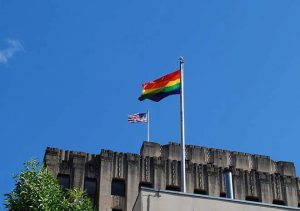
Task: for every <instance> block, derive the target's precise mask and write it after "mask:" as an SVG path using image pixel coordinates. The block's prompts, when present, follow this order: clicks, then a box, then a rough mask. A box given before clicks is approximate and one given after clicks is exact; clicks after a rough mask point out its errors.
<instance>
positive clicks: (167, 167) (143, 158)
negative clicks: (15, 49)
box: [44, 142, 300, 211]
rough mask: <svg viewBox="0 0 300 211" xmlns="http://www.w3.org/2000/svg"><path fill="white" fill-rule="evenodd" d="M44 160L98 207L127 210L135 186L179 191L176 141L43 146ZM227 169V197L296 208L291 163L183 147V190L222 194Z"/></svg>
mask: <svg viewBox="0 0 300 211" xmlns="http://www.w3.org/2000/svg"><path fill="white" fill-rule="evenodd" d="M44 162H45V164H46V166H47V168H48V169H50V170H51V171H52V172H53V173H54V175H55V176H56V177H57V179H58V181H59V182H60V184H61V185H62V187H64V188H69V187H78V188H81V189H84V190H86V191H87V193H88V195H89V196H90V197H91V199H92V201H93V203H94V205H95V207H96V208H97V209H98V210H101V211H102V210H103V211H104V210H105V211H106V210H123V211H131V210H132V209H133V207H134V204H135V202H136V200H137V197H138V195H139V188H140V187H148V188H153V189H155V190H170V191H180V182H181V181H180V178H181V177H180V172H181V171H180V145H179V144H177V143H169V144H167V145H160V144H158V143H153V142H144V143H143V145H142V147H141V150H140V154H132V153H122V152H113V151H111V150H101V153H100V154H97V155H95V154H88V153H84V152H75V151H66V150H60V149H56V148H50V147H48V148H47V149H46V152H45V157H44ZM226 171H230V172H231V173H232V183H233V197H234V199H237V200H242V201H243V200H246V201H255V202H260V203H261V204H263V203H264V204H277V205H283V206H289V207H298V205H299V202H300V198H299V196H300V180H299V178H297V177H296V171H295V166H294V164H293V163H291V162H284V161H277V162H276V161H273V160H272V159H271V158H270V157H269V156H263V155H254V154H248V153H241V152H233V151H227V150H219V149H213V148H206V147H200V146H192V145H186V184H187V193H190V194H199V195H208V196H212V197H226V185H225V179H224V172H226Z"/></svg>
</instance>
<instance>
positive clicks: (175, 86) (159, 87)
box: [139, 70, 180, 102]
mask: <svg viewBox="0 0 300 211" xmlns="http://www.w3.org/2000/svg"><path fill="white" fill-rule="evenodd" d="M175 94H180V70H177V71H175V72H173V73H170V74H168V75H165V76H163V77H161V78H158V79H156V80H154V81H150V82H148V83H145V84H143V90H142V95H141V96H140V97H139V100H140V101H142V100H145V99H149V100H153V101H155V102H159V101H160V100H161V99H163V98H165V97H167V96H169V95H175Z"/></svg>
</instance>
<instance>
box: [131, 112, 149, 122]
mask: <svg viewBox="0 0 300 211" xmlns="http://www.w3.org/2000/svg"><path fill="white" fill-rule="evenodd" d="M128 122H130V123H136V122H145V123H146V122H148V117H147V113H137V114H131V115H128Z"/></svg>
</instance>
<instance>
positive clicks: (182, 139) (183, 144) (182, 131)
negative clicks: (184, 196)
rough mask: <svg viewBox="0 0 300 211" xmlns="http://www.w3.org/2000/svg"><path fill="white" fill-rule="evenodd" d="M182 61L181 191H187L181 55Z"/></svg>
mask: <svg viewBox="0 0 300 211" xmlns="http://www.w3.org/2000/svg"><path fill="white" fill-rule="evenodd" d="M179 63H180V83H181V86H180V118H181V191H182V192H184V193H185V192H186V180H185V127H184V75H183V71H184V60H183V57H182V56H181V57H180V58H179Z"/></svg>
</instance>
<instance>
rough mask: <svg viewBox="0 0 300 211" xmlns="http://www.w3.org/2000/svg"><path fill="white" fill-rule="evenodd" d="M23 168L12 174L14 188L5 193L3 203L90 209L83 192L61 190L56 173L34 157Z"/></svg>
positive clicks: (46, 210)
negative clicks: (41, 165)
mask: <svg viewBox="0 0 300 211" xmlns="http://www.w3.org/2000/svg"><path fill="white" fill-rule="evenodd" d="M24 166H25V169H24V170H23V171H21V173H20V174H17V175H15V176H14V179H15V183H16V184H15V188H14V190H13V191H12V192H11V193H8V194H5V206H6V208H7V209H8V210H13V211H19V210H20V211H21V210H22V211H37V210H38V211H56V210H57V211H79V210H80V211H92V210H93V209H92V205H91V201H90V200H89V198H88V197H87V196H86V195H85V193H84V192H82V191H81V190H78V189H69V190H62V189H61V187H60V185H59V184H58V182H57V180H56V179H55V177H54V176H53V175H52V173H51V172H49V171H48V170H47V169H46V168H45V167H40V165H39V162H38V161H37V160H31V161H29V162H26V163H25V164H24Z"/></svg>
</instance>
